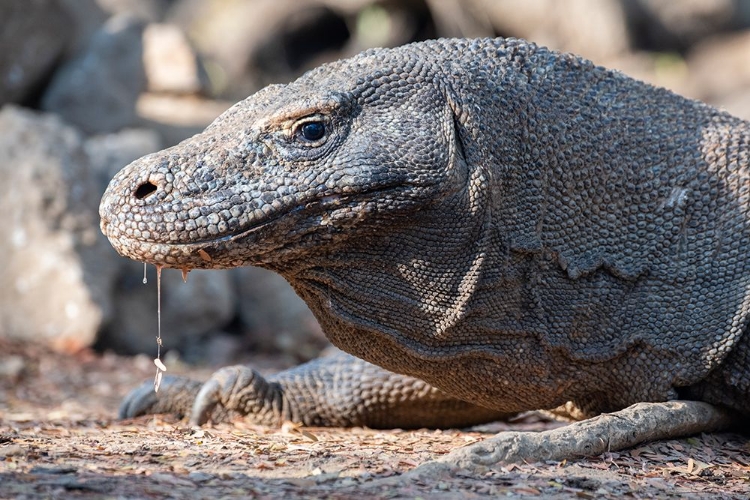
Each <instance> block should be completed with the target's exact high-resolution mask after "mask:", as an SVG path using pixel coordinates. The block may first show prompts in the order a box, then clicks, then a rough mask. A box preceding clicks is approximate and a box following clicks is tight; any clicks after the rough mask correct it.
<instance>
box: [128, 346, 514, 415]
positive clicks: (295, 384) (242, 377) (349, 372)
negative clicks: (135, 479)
mask: <svg viewBox="0 0 750 500" xmlns="http://www.w3.org/2000/svg"><path fill="white" fill-rule="evenodd" d="M147 413H173V414H177V415H178V416H180V417H182V416H185V415H189V416H190V424H191V425H201V424H203V423H205V422H207V421H208V420H213V421H222V420H227V419H229V418H232V417H233V416H238V415H241V416H244V417H245V418H246V419H247V420H248V421H250V422H252V423H256V424H260V425H269V426H275V425H280V424H281V423H282V422H283V421H285V420H290V421H293V422H299V423H303V424H305V425H309V426H322V427H352V426H366V427H371V428H394V427H400V428H421V427H428V428H450V427H469V426H472V425H477V424H481V423H487V422H492V421H495V420H499V419H501V418H505V417H508V416H510V415H508V414H507V413H502V412H499V411H496V410H490V409H487V408H483V407H481V406H476V405H473V404H470V403H467V402H465V401H461V400H459V399H455V398H452V397H450V396H448V395H446V394H445V393H443V392H441V391H439V390H438V389H435V388H434V387H432V386H430V385H428V384H427V383H425V382H423V381H421V380H418V379H415V378H412V377H407V376H403V375H397V374H395V373H392V372H388V371H386V370H383V369H382V368H379V367H377V366H375V365H372V364H370V363H367V362H365V361H362V360H361V359H358V358H355V357H353V356H350V355H348V354H345V353H343V352H340V351H337V352H336V353H334V354H331V355H329V356H324V357H322V358H318V359H316V360H313V361H310V362H308V363H305V364H303V365H300V366H298V367H295V368H293V369H290V370H286V371H284V372H281V373H279V374H277V375H274V376H270V377H268V378H264V377H263V376H262V375H260V374H259V373H258V372H256V371H255V370H253V369H251V368H248V367H245V366H230V367H226V368H222V369H221V370H218V371H217V372H215V373H214V374H213V375H212V376H211V378H210V379H209V380H208V381H207V382H206V383H204V384H201V383H200V382H197V381H194V380H189V379H186V378H182V377H174V376H169V377H166V376H165V377H164V379H163V380H162V383H161V388H160V390H159V392H158V393H154V387H153V383H151V382H145V383H144V384H143V385H141V386H140V387H138V388H137V389H135V390H133V391H132V392H131V393H130V394H128V395H127V396H126V397H125V400H124V401H123V403H122V405H121V406H120V418H130V417H135V416H138V415H143V414H147Z"/></svg>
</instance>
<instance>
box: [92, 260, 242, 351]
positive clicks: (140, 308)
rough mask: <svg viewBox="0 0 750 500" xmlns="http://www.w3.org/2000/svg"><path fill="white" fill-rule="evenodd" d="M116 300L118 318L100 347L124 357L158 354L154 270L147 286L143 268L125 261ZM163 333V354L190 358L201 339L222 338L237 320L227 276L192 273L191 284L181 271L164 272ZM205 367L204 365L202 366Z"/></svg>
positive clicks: (115, 317)
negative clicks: (172, 351) (176, 353)
mask: <svg viewBox="0 0 750 500" xmlns="http://www.w3.org/2000/svg"><path fill="white" fill-rule="evenodd" d="M122 262H123V268H122V269H123V270H122V271H121V273H120V280H119V282H118V285H117V287H116V289H115V292H114V296H113V303H114V314H113V316H112V320H111V321H110V322H109V324H108V325H107V327H106V328H105V330H104V331H103V332H102V338H101V339H100V342H99V346H100V347H107V348H111V349H114V350H115V351H117V352H120V353H126V354H136V353H149V354H152V355H153V354H155V353H156V337H157V332H158V322H157V283H156V273H155V271H154V268H153V267H151V268H150V270H149V276H148V283H147V284H145V285H144V284H143V281H142V280H143V264H141V263H138V262H134V261H130V260H126V259H122ZM161 289H162V297H161V321H162V322H161V332H162V341H163V346H164V347H163V351H164V350H169V349H175V350H177V351H179V352H181V353H182V354H183V357H184V356H185V355H187V354H188V353H190V354H191V355H190V356H188V357H190V358H192V359H194V360H199V359H198V358H200V356H198V355H195V354H194V353H191V352H190V350H191V349H192V348H193V346H194V345H197V344H198V343H199V340H200V339H201V337H203V336H207V335H211V334H214V333H217V332H220V331H221V329H222V328H224V327H225V326H226V325H227V324H228V323H229V322H231V321H232V319H233V318H234V315H235V304H236V296H235V291H234V288H233V283H232V279H231V277H230V273H229V272H219V271H192V272H191V273H190V276H189V279H188V281H187V283H183V282H182V276H181V273H180V272H179V271H176V270H174V269H164V270H163V272H162V284H161ZM201 361H202V360H201Z"/></svg>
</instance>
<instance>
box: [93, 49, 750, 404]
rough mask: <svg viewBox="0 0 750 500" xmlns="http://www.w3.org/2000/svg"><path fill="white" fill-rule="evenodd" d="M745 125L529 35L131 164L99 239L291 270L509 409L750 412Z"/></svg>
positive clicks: (107, 202) (400, 56)
mask: <svg viewBox="0 0 750 500" xmlns="http://www.w3.org/2000/svg"><path fill="white" fill-rule="evenodd" d="M749 132H750V128H748V123H747V122H745V121H742V120H740V119H738V118H735V117H733V116H730V115H729V114H727V113H724V112H721V111H718V110H716V109H714V108H712V107H709V106H706V105H704V104H701V103H699V102H697V101H692V100H688V99H685V98H682V97H680V96H677V95H675V94H673V93H671V92H669V91H667V90H664V89H660V88H655V87H652V86H650V85H647V84H645V83H641V82H638V81H636V80H633V79H631V78H628V77H626V76H624V75H622V74H620V73H618V72H614V71H609V70H606V69H603V68H600V67H596V66H594V65H593V64H591V63H590V62H588V61H585V60H583V59H581V58H579V57H576V56H573V55H568V54H560V53H557V52H553V51H550V50H547V49H544V48H540V47H537V46H535V45H533V44H530V43H527V42H524V41H520V40H513V39H507V40H503V39H481V40H437V41H429V42H422V43H417V44H412V45H408V46H404V47H399V48H396V49H388V50H386V49H377V50H370V51H367V52H365V53H363V54H361V55H359V56H356V57H354V58H352V59H348V60H344V61H339V62H336V63H332V64H329V65H325V66H321V67H320V68H317V69H315V70H312V71H310V72H308V73H306V74H305V75H303V76H302V77H301V78H300V79H299V80H297V81H295V82H293V83H290V84H288V85H276V86H271V87H268V88H266V89H264V90H262V91H260V92H258V93H257V94H255V95H253V96H251V97H249V98H248V99H246V100H244V101H242V102H240V103H238V104H237V105H235V106H234V107H233V108H231V109H230V110H228V111H227V112H226V113H225V114H224V115H222V116H221V117H220V118H218V119H217V120H216V121H215V122H214V123H213V124H212V125H211V126H210V127H208V129H206V131H204V132H203V133H201V134H198V135H196V136H194V137H192V138H190V139H188V140H186V141H184V142H183V143H181V144H179V145H177V146H175V147H173V148H170V149H168V150H166V151H163V152H159V153H155V154H153V155H149V156H147V157H145V158H142V159H141V160H138V161H136V162H134V163H133V164H131V165H130V166H128V167H126V168H125V169H124V170H123V171H121V172H120V173H119V174H118V175H117V176H116V177H115V178H114V179H113V180H112V182H111V183H110V185H109V188H108V190H107V192H106V193H105V195H104V199H103V201H102V205H101V216H102V229H103V231H104V232H105V234H106V235H107V236H108V237H109V239H110V241H111V242H112V244H113V245H114V247H115V248H116V249H117V250H118V252H120V253H121V254H123V255H125V256H128V257H131V258H134V259H137V260H142V261H146V262H151V263H154V264H157V265H163V266H167V267H176V268H185V269H191V268H228V267H236V266H243V265H258V266H262V267H266V268H269V269H272V270H275V271H277V272H279V273H280V274H282V275H283V276H284V277H285V278H286V279H287V280H288V281H289V282H290V283H291V284H292V286H293V287H294V288H295V289H296V291H297V292H298V293H299V295H300V296H301V297H302V298H303V299H304V300H305V301H306V302H307V303H308V305H309V306H310V308H311V309H312V311H313V312H314V314H315V315H316V317H317V318H318V319H319V321H320V322H321V324H322V326H323V328H324V330H325V332H326V334H327V336H328V337H329V339H330V340H331V341H332V342H333V343H334V344H335V345H337V346H339V347H340V348H342V349H343V350H345V351H348V352H349V353H352V354H354V355H356V356H358V357H360V358H363V359H365V360H367V361H369V362H371V363H374V364H377V365H380V366H381V367H384V368H386V369H388V370H391V371H394V372H397V373H401V374H406V375H410V376H413V377H416V378H419V379H422V380H425V381H427V382H428V383H430V384H432V385H434V386H435V387H437V388H439V389H441V390H442V391H444V392H445V393H447V394H449V395H451V396H453V397H456V398H459V399H463V400H465V401H471V402H474V403H476V404H480V405H482V406H486V407H488V408H491V409H494V410H498V411H502V412H517V411H522V410H529V409H538V408H553V407H556V406H558V405H561V404H564V403H565V402H567V401H572V402H574V403H575V404H576V405H577V406H578V407H579V408H580V409H581V410H583V411H584V413H596V412H601V411H610V410H616V409H619V408H623V407H625V406H628V405H630V404H633V403H636V402H639V401H665V400H671V399H676V398H686V399H699V400H703V401H707V402H710V403H714V404H720V405H726V406H728V407H730V408H734V409H736V410H739V411H741V412H744V413H746V414H750V336H748V335H747V334H744V332H745V329H746V327H747V319H748V307H749V306H750V303H749V300H750V297H748V289H749V285H750V259H748V258H747V248H748V244H749V243H750V225H749V224H748V210H749V208H750V200H749V198H748V193H749V189H750V172H749V170H748V169H749V166H750V134H749ZM206 256H209V257H210V258H206Z"/></svg>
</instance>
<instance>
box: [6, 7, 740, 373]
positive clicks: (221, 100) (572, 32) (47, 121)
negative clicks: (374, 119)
mask: <svg viewBox="0 0 750 500" xmlns="http://www.w3.org/2000/svg"><path fill="white" fill-rule="evenodd" d="M454 36H455V37H484V36H513V37H522V38H526V39H529V40H532V41H534V42H536V43H538V44H541V45H546V46H548V47H551V48H554V49H559V50H563V51H570V52H575V53H578V54H581V55H583V56H585V57H587V58H589V59H592V60H593V61H594V62H596V63H598V64H601V65H604V66H608V67H613V68H617V69H620V70H622V71H623V72H625V73H627V74H629V75H631V76H634V77H636V78H639V79H642V80H645V81H648V82H650V83H653V84H656V85H660V86H665V87H668V88H671V89H673V90H675V91H676V92H678V93H681V94H683V95H687V96H689V97H693V98H697V99H701V100H704V101H706V102H709V103H711V104H714V105H716V106H720V107H723V108H725V109H727V110H728V111H730V112H731V113H733V114H735V115H738V116H741V117H744V118H746V119H750V1H745V0H681V1H672V0H566V1H556V0H404V1H395V0H393V1H376V0H1V1H0V216H1V217H0V256H2V263H0V337H4V338H9V339H22V340H30V341H32V340H33V341H36V342H42V343H43V344H46V345H49V346H52V347H53V348H55V349H56V350H59V351H64V352H78V351H81V350H84V349H88V348H94V349H96V350H100V351H109V350H111V351H115V352H117V353H122V354H135V353H140V352H145V353H149V354H150V355H153V354H154V353H155V351H156V342H155V336H156V326H157V325H156V279H155V272H154V269H153V267H152V268H150V269H149V270H148V273H149V283H148V284H147V285H144V284H143V283H142V279H143V266H142V264H139V263H136V262H132V261H129V260H127V259H124V258H121V257H118V256H117V255H116V254H115V252H114V251H113V250H112V249H111V247H110V246H109V244H108V243H107V241H106V240H105V239H104V237H103V236H102V235H101V234H100V232H99V228H98V223H99V221H98V213H97V211H98V204H99V199H100V197H101V194H102V193H103V192H104V189H105V187H106V184H107V182H108V180H109V179H110V178H111V177H112V175H113V174H114V173H115V172H116V171H118V170H119V169H120V168H122V167H123V166H125V165H126V164H127V163H129V162H130V161H132V160H134V159H136V158H138V157H139V156H142V155H144V154H147V153H150V152H152V151H156V150H158V149H162V148H164V147H168V146H170V145H173V144H175V143H177V142H179V141H180V140H183V139H185V138H187V137H189V136H190V135H192V134H194V133H197V132H199V131H200V130H202V129H203V128H204V127H205V126H207V125H208V124H209V123H210V122H211V121H212V120H213V119H214V118H215V117H216V116H218V115H219V114H220V113H221V112H222V111H224V110H225V109H226V108H227V107H229V106H230V105H231V104H233V103H234V102H235V101H237V100H240V99H242V98H244V97H246V96H247V95H249V94H251V93H253V92H255V91H256V90H258V89H260V88H262V87H263V86H265V85H267V84H270V83H279V82H287V81H289V80H292V79H294V78H295V77H297V76H298V75H300V74H301V73H302V72H304V71H305V70H307V69H310V68H312V67H314V66H317V65H319V64H321V63H324V62H326V61H331V60H335V59H338V58H343V57H348V56H350V55H353V54H355V53H357V52H359V51H361V50H363V49H366V48H368V47H375V46H389V47H390V46H396V45H400V44H404V43H408V42H413V41H418V40H424V39H428V38H435V37H454ZM162 289H163V297H162V307H163V315H162V317H163V324H162V332H163V339H164V345H165V347H166V349H167V350H171V352H172V353H173V355H179V357H180V358H181V359H183V360H186V361H188V362H191V363H200V364H204V365H210V366H217V365H224V364H228V363H231V362H236V361H238V360H240V359H241V358H242V356H243V354H245V353H250V352H252V353H256V354H257V353H268V354H273V355H276V356H281V357H282V358H283V359H285V360H287V361H288V362H289V363H290V364H291V363H296V362H299V361H303V360H306V359H309V358H312V357H314V356H316V355H317V353H318V352H319V351H320V350H321V349H322V348H323V347H324V346H325V345H326V342H325V338H324V336H323V335H322V333H321V332H320V330H319V328H318V326H317V324H316V322H315V320H314V318H313V317H312V316H311V314H310V312H309V311H308V310H307V308H306V307H305V305H304V304H303V303H302V302H301V301H300V300H299V299H298V298H297V297H296V295H295V294H294V292H293V291H292V290H291V289H290V288H289V287H288V286H287V285H286V283H285V282H284V280H282V279H281V278H280V277H278V276H276V275H274V274H272V273H269V272H266V271H263V270H259V269H252V268H245V269H236V270H232V271H215V272H200V271H194V272H192V273H190V276H189V279H188V282H187V284H183V283H182V279H181V276H180V272H179V271H172V270H165V272H164V283H163V286H162Z"/></svg>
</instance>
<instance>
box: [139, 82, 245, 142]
mask: <svg viewBox="0 0 750 500" xmlns="http://www.w3.org/2000/svg"><path fill="white" fill-rule="evenodd" d="M232 104H234V101H222V100H215V99H206V98H203V97H200V96H196V95H173V94H156V93H153V92H146V93H144V94H141V96H140V97H139V98H138V103H137V107H136V109H137V112H138V116H139V118H140V121H141V123H142V124H143V125H144V126H148V127H149V128H151V129H153V130H155V131H157V132H158V133H159V135H160V136H161V137H162V140H163V142H164V144H165V145H166V146H171V145H173V144H177V143H178V142H180V141H182V140H184V139H187V138H188V137H191V136H193V135H195V134H197V133H199V132H202V131H203V129H205V128H206V127H207V126H208V125H209V124H210V123H211V122H212V121H214V119H215V118H216V117H217V116H219V115H220V114H221V113H223V112H224V111H226V110H227V109H229V108H230V107H231V106H232Z"/></svg>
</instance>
